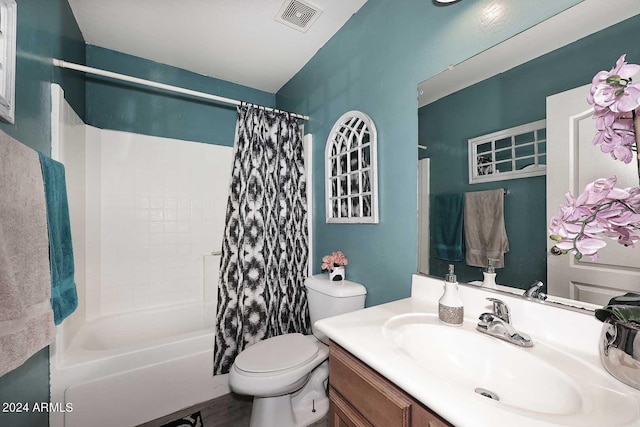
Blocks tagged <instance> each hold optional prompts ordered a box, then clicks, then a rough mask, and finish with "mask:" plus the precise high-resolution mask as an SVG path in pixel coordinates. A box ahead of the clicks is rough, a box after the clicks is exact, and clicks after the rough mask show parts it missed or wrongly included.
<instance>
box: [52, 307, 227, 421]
mask: <svg viewBox="0 0 640 427" xmlns="http://www.w3.org/2000/svg"><path fill="white" fill-rule="evenodd" d="M214 318H215V305H212V304H202V303H190V304H182V305H179V306H173V307H165V308H157V309H151V310H144V311H139V312H137V313H129V314H126V315H114V316H109V317H104V318H100V319H96V320H93V321H89V322H87V323H86V324H85V325H84V326H83V328H82V329H81V331H80V333H79V334H78V336H77V337H76V339H75V340H74V341H73V343H72V345H71V346H70V347H69V348H68V349H67V350H66V352H65V354H64V359H63V361H62V363H61V364H60V365H58V366H56V367H55V369H52V371H51V401H52V402H60V403H62V406H63V407H64V405H65V404H71V406H72V407H73V411H71V412H67V413H52V414H51V426H52V427H58V426H63V425H64V426H65V427H84V426H92V427H102V426H104V427H110V426H134V425H138V424H142V423H144V422H147V421H150V420H153V419H156V418H159V417H161V416H164V415H167V414H169V413H172V412H176V411H178V410H180V409H183V408H185V407H188V406H191V405H194V404H196V403H200V402H204V401H207V400H210V399H214V398H216V397H218V396H222V395H223V394H227V393H229V385H228V375H220V376H215V377H214V376H212V373H213V337H214V333H213V331H214Z"/></svg>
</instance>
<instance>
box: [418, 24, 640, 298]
mask: <svg viewBox="0 0 640 427" xmlns="http://www.w3.org/2000/svg"><path fill="white" fill-rule="evenodd" d="M638 39H640V16H637V17H633V18H631V19H628V20H626V21H623V22H621V23H619V24H617V25H615V26H613V27H610V28H608V29H605V30H603V31H600V32H598V33H596V34H593V35H591V36H589V37H585V38H584V39H581V40H579V41H577V42H575V43H572V44H570V45H568V46H565V47H563V48H560V49H558V50H555V51H553V52H551V53H548V54H546V55H543V56H541V57H539V58H537V59H535V60H532V61H530V62H527V63H525V64H523V65H520V66H518V67H516V68H513V69H511V70H509V71H507V72H504V73H502V74H499V75H497V76H495V77H492V78H490V79H487V80H485V81H482V82H480V83H477V84H475V85H473V86H470V87H468V88H466V89H463V90H460V91H458V92H456V93H454V94H451V95H449V96H447V97H445V98H442V99H440V100H438V101H436V102H434V103H432V104H429V105H426V106H424V107H422V108H420V110H419V113H418V117H419V132H418V135H419V143H420V144H421V145H422V144H423V145H426V146H427V147H428V149H427V150H426V154H427V156H425V157H430V158H431V194H432V196H435V195H437V194H446V193H463V192H467V191H481V190H489V189H494V188H506V189H508V190H509V195H508V196H507V197H506V198H505V225H506V228H507V235H508V236H509V242H510V246H511V250H510V252H509V253H507V254H506V256H505V265H506V267H505V268H504V269H500V270H498V276H497V281H498V283H501V284H508V285H511V286H517V287H521V288H526V287H527V286H528V285H530V284H531V283H533V281H534V280H543V281H544V280H545V279H546V277H547V254H546V245H547V240H546V239H547V234H546V230H547V223H546V179H545V177H543V176H542V177H534V178H524V179H515V180H507V181H498V182H494V183H485V184H474V185H469V184H468V182H469V181H468V180H469V178H468V160H467V147H468V141H467V140H468V139H469V138H472V137H475V136H479V135H484V134H487V133H491V132H495V131H498V130H501V129H506V128H510V127H513V126H518V125H522V124H525V123H529V122H533V121H536V120H541V119H544V118H545V117H546V97H547V96H549V95H552V94H555V93H558V92H563V91H566V90H569V89H572V88H575V87H577V86H581V85H585V84H587V83H589V82H591V79H592V78H593V76H594V75H595V74H596V73H597V72H598V71H600V70H605V69H606V70H609V69H611V68H612V67H613V66H614V64H615V62H616V60H617V59H618V57H620V55H622V54H623V53H626V54H627V59H628V60H629V61H630V62H634V63H640V45H638V43H637V40H638ZM586 96H587V92H585V97H586ZM423 152H424V150H421V153H420V154H423ZM431 223H432V224H433V222H431ZM431 247H433V242H432V245H431ZM448 264H449V262H448V261H442V260H439V259H436V258H433V257H432V258H431V259H430V263H429V271H430V272H431V274H433V275H437V276H444V274H445V273H446V271H447V265H448ZM454 264H455V265H456V272H457V274H458V279H459V280H461V281H471V280H482V273H481V271H482V269H480V268H478V267H469V266H467V265H466V264H465V263H464V262H458V263H454Z"/></svg>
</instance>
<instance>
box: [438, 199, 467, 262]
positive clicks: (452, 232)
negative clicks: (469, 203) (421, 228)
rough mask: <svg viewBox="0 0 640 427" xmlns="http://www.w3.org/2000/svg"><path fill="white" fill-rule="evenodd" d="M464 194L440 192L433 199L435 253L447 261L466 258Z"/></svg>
mask: <svg viewBox="0 0 640 427" xmlns="http://www.w3.org/2000/svg"><path fill="white" fill-rule="evenodd" d="M463 215H464V194H440V195H437V196H435V197H434V200H433V227H432V228H431V230H432V232H433V236H434V237H433V240H434V242H433V243H434V245H433V249H434V255H435V257H436V258H440V259H443V260H446V261H462V260H463V259H464V235H463V226H462V218H463Z"/></svg>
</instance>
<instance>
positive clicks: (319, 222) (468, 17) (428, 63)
mask: <svg viewBox="0 0 640 427" xmlns="http://www.w3.org/2000/svg"><path fill="white" fill-rule="evenodd" d="M576 3H578V0H540V1H536V2H535V3H534V2H530V1H527V0H510V1H495V0H478V1H473V2H469V1H462V2H457V3H453V4H450V5H448V6H440V5H438V4H436V3H435V2H431V1H424V0H407V1H403V2H390V1H385V0H369V1H368V2H367V3H366V4H365V5H364V6H363V7H362V8H361V9H360V10H359V11H358V13H356V14H355V15H354V16H353V17H352V18H351V19H350V20H349V21H348V22H347V23H346V24H345V26H344V27H343V28H342V29H341V30H340V31H339V32H338V33H337V34H336V35H335V36H334V37H333V38H332V39H331V40H329V42H328V43H327V44H326V45H325V46H324V47H323V48H322V49H320V51H318V53H317V54H316V55H315V56H314V57H313V58H312V59H311V60H310V61H309V62H308V63H307V64H306V65H305V66H304V67H303V69H302V70H301V71H300V72H298V73H297V74H296V75H295V76H294V77H293V78H292V79H291V80H290V81H289V82H288V83H287V84H286V85H285V86H284V87H283V88H282V89H281V90H280V91H279V92H278V93H277V97H276V99H277V105H278V108H282V109H286V110H290V111H296V112H299V113H304V114H308V115H310V116H311V120H310V121H309V123H308V130H309V131H310V132H311V133H313V136H314V153H313V154H314V164H313V169H314V171H313V172H314V178H315V179H314V184H313V185H314V200H313V210H314V214H315V220H314V223H313V227H314V236H315V243H314V253H315V254H317V258H318V259H319V258H320V256H321V255H323V254H327V253H330V252H331V251H334V250H342V251H343V252H345V254H346V255H347V256H348V258H349V265H348V267H347V278H348V279H350V280H354V281H358V282H361V283H363V284H364V285H365V286H366V287H367V290H368V295H367V305H375V304H380V303H384V302H387V301H391V300H395V299H399V298H404V297H407V296H409V294H410V282H411V274H412V273H414V272H415V271H416V270H417V154H416V152H417V147H416V144H417V141H418V114H417V101H416V87H417V84H418V82H420V81H422V80H425V79H426V78H428V77H430V76H432V75H434V74H436V73H438V72H440V71H441V70H443V69H445V68H446V67H447V66H448V65H449V64H455V63H458V62H461V61H462V60H464V59H466V58H468V57H470V56H472V55H475V54H477V53H479V52H480V51H482V50H484V49H486V48H488V47H490V46H492V45H494V44H496V43H498V42H500V41H502V40H504V39H506V38H508V37H510V36H512V35H514V34H516V33H518V32H520V31H522V30H524V29H526V28H529V27H531V26H532V25H534V24H536V23H538V22H540V21H542V20H544V19H545V18H547V17H549V16H552V15H554V14H555V13H557V12H559V11H561V10H564V9H565V8H567V7H569V6H571V5H573V4H576ZM498 10H502V11H503V14H502V15H500V16H496V14H495V12H496V11H498ZM491 11H493V13H494V14H492V12H491ZM352 109H356V110H362V111H364V112H365V113H367V114H369V115H370V116H371V118H372V119H373V120H374V122H375V124H376V128H377V130H378V167H379V192H380V196H379V197H380V199H379V203H380V224H377V225H364V224H363V225H344V224H331V225H330V224H326V223H325V219H324V216H325V215H324V212H325V202H324V145H325V141H326V140H327V136H328V133H329V131H330V130H331V127H332V126H333V123H334V122H335V121H336V120H337V119H338V118H339V117H340V116H341V115H342V114H343V113H345V112H346V111H349V110H352ZM316 266H318V267H316V268H319V262H316ZM318 272H320V271H319V270H318V271H316V273H318Z"/></svg>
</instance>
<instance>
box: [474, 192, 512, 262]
mask: <svg viewBox="0 0 640 427" xmlns="http://www.w3.org/2000/svg"><path fill="white" fill-rule="evenodd" d="M464 240H465V245H466V251H467V254H466V257H465V261H466V263H467V265H471V266H475V267H486V266H487V259H488V258H493V259H496V260H498V261H496V262H495V263H494V266H495V267H496V268H503V267H504V254H505V253H506V252H509V240H508V239H507V231H506V229H505V227H504V190H503V189H502V188H500V189H498V190H490V191H476V192H473V193H466V194H465V198H464Z"/></svg>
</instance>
